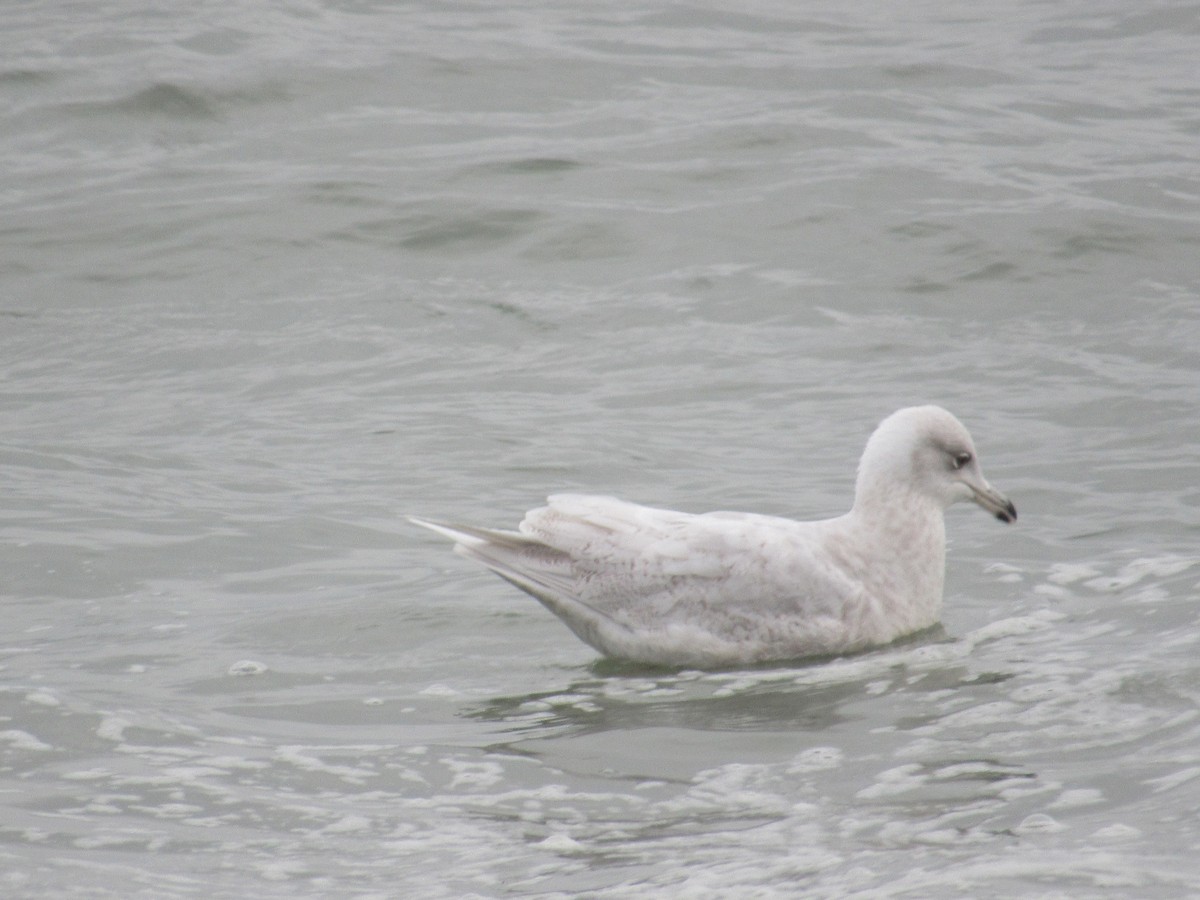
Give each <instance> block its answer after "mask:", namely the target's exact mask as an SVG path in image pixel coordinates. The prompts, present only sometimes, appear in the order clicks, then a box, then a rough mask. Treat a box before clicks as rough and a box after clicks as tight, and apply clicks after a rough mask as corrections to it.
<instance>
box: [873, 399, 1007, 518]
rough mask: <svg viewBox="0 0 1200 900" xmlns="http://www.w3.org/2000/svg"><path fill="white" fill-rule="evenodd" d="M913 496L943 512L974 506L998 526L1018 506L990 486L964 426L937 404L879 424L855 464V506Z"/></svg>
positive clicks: (902, 412) (909, 410) (896, 414)
mask: <svg viewBox="0 0 1200 900" xmlns="http://www.w3.org/2000/svg"><path fill="white" fill-rule="evenodd" d="M904 495H908V496H909V497H912V496H914V495H915V496H916V497H920V498H923V499H928V500H931V501H932V502H934V503H936V504H937V505H939V506H940V507H941V508H942V509H945V508H946V507H948V506H950V505H951V504H952V503H957V502H959V501H960V500H970V501H972V502H974V503H978V504H979V505H980V506H982V507H983V508H984V509H985V510H987V511H988V512H990V513H991V514H992V515H994V516H995V517H996V518H997V519H999V520H1000V521H1001V522H1014V521H1016V518H1017V508H1016V507H1015V506H1013V504H1012V501H1010V500H1009V499H1008V498H1007V497H1005V496H1004V495H1003V494H1002V493H1000V492H999V491H998V490H996V489H995V488H993V487H992V486H991V485H990V484H988V482H987V479H986V478H984V477H983V470H982V469H981V468H980V466H979V459H978V457H977V456H976V453H975V444H974V442H973V441H972V440H971V435H970V433H969V432H968V431H967V429H966V428H965V427H964V426H963V424H962V422H960V421H958V419H956V418H954V416H952V415H951V414H950V413H948V412H947V411H946V410H944V409H942V408H941V407H940V406H910V407H907V408H905V409H901V410H898V411H896V412H894V413H892V414H891V415H890V416H888V417H887V418H886V419H884V420H883V421H882V422H880V423H879V427H878V428H876V429H875V432H874V434H872V435H871V437H870V439H869V440H868V441H867V447H866V449H865V450H864V451H863V455H862V460H861V461H860V462H859V464H858V482H857V484H856V487H855V498H854V504H855V506H856V507H858V506H860V505H863V506H868V505H871V504H873V503H875V502H879V501H881V500H882V501H883V502H889V501H890V500H891V498H893V497H903V496H904Z"/></svg>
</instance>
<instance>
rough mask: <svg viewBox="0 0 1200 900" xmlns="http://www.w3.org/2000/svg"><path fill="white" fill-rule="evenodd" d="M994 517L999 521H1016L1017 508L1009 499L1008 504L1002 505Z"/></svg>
mask: <svg viewBox="0 0 1200 900" xmlns="http://www.w3.org/2000/svg"><path fill="white" fill-rule="evenodd" d="M996 518H997V519H999V520H1000V521H1001V522H1015V521H1017V508H1016V507H1015V506H1013V504H1012V501H1011V500H1009V501H1008V506H1006V507H1004V509H1002V510H1000V512H998V513H996Z"/></svg>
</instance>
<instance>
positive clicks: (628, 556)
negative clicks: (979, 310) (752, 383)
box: [411, 406, 1017, 668]
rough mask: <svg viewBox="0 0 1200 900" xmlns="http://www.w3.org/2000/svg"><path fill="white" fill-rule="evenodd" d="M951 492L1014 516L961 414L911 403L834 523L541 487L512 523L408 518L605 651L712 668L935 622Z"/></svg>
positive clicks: (854, 645)
mask: <svg viewBox="0 0 1200 900" xmlns="http://www.w3.org/2000/svg"><path fill="white" fill-rule="evenodd" d="M959 500H972V501H974V502H975V503H978V504H979V505H980V506H982V507H983V508H984V509H985V510H987V511H988V512H990V513H992V514H994V515H995V516H996V517H997V518H998V519H1000V520H1001V521H1002V522H1012V521H1014V520H1015V519H1016V518H1017V510H1016V508H1015V507H1014V506H1013V504H1012V503H1011V502H1010V501H1009V500H1008V498H1007V497H1005V496H1004V495H1003V494H1001V493H1000V492H999V491H997V490H995V489H994V488H993V487H992V486H991V485H990V484H988V482H987V480H986V479H985V478H984V477H983V472H982V470H981V469H980V467H979V461H978V459H977V458H976V455H975V446H974V444H973V443H972V441H971V435H970V434H968V433H967V429H966V428H964V427H963V425H962V423H961V422H959V421H958V419H956V418H955V417H954V416H952V415H951V414H950V413H948V412H947V411H946V410H944V409H941V408H940V407H937V406H915V407H909V408H907V409H901V410H899V411H898V412H895V413H893V414H892V415H890V416H888V417H887V418H886V419H884V420H883V422H882V423H880V425H879V427H878V428H876V429H875V432H874V434H872V435H871V437H870V439H869V440H868V441H867V446H866V449H865V450H864V451H863V455H862V459H861V460H860V461H859V464H858V480H857V483H856V485H855V491H854V506H853V508H852V509H851V510H850V512H848V513H846V514H845V515H842V516H838V517H836V518H833V519H823V520H820V521H812V522H797V521H793V520H791V519H784V518H779V517H776V516H764V515H757V514H754V513H739V512H710V513H704V514H701V515H693V514H689V513H682V512H673V511H671V510H665V509H654V508H651V507H648V506H639V505H637V504H635V503H627V502H625V501H623V500H618V499H616V498H614V497H603V496H593V495H584V494H555V495H553V496H551V497H550V498H549V499H548V501H547V504H546V506H543V507H539V508H538V509H534V510H531V511H530V512H528V513H526V515H525V518H524V520H523V521H522V522H521V524H520V526H519V527H518V528H519V530H517V531H497V530H492V529H487V528H474V527H471V526H465V525H446V524H442V523H439V522H430V521H426V520H423V519H416V518H414V519H411V521H412V522H414V523H415V524H417V525H422V526H424V527H426V528H430V529H432V530H434V531H436V532H438V533H439V534H442V535H444V536H446V537H448V538H450V539H451V540H453V541H454V542H455V549H456V550H457V551H458V552H459V553H461V554H463V555H464V556H467V557H469V558H470V559H473V560H475V561H476V562H479V563H482V564H483V565H485V566H487V567H488V568H489V569H491V570H492V571H493V572H495V573H496V574H497V575H499V576H500V577H501V578H504V579H506V580H507V581H509V582H511V583H512V584H514V585H516V586H517V587H519V588H520V589H521V590H523V591H525V592H527V593H529V594H531V595H533V596H534V597H536V598H537V599H538V600H540V601H541V602H542V603H543V604H544V605H545V606H546V608H547V609H549V610H550V611H551V612H552V613H554V614H555V615H556V616H558V617H559V618H560V619H562V620H563V621H564V622H565V623H566V624H567V626H568V627H569V628H570V629H571V630H572V631H573V632H575V634H576V635H578V636H579V637H580V638H581V639H583V640H584V641H586V642H587V643H588V644H590V645H591V646H593V647H595V648H596V649H597V650H599V651H600V652H601V653H603V654H605V655H607V656H612V657H616V658H620V659H627V660H635V661H639V662H644V663H653V664H659V665H671V666H696V667H702V668H716V667H723V666H735V665H744V664H747V663H759V662H767V661H771V660H787V659H798V658H801V657H806V656H825V655H832V654H840V653H848V652H852V651H856V650H862V649H864V648H867V647H872V646H876V645H880V644H886V643H889V642H891V641H894V640H896V639H897V638H899V637H902V636H904V635H906V634H911V633H913V632H915V631H920V630H922V629H924V628H928V627H930V626H932V625H934V624H936V623H937V621H938V618H939V615H940V612H941V605H942V587H943V582H944V579H945V560H946V530H945V522H944V517H943V513H944V511H945V509H946V507H948V506H950V505H951V504H952V503H956V502H958V501H959Z"/></svg>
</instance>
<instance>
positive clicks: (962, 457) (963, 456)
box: [952, 450, 971, 469]
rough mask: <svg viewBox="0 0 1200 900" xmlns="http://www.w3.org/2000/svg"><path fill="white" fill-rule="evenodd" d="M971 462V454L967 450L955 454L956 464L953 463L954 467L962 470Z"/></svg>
mask: <svg viewBox="0 0 1200 900" xmlns="http://www.w3.org/2000/svg"><path fill="white" fill-rule="evenodd" d="M970 461H971V454H970V453H968V452H967V451H966V450H962V451H960V452H958V453H955V454H954V462H953V463H952V465H953V466H954V468H956V469H961V468H962V467H963V466H965V465H967V464H968V463H969V462H970Z"/></svg>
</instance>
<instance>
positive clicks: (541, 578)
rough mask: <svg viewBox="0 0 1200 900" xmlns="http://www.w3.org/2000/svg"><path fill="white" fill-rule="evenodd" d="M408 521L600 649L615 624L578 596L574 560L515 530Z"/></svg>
mask: <svg viewBox="0 0 1200 900" xmlns="http://www.w3.org/2000/svg"><path fill="white" fill-rule="evenodd" d="M408 521H410V522H412V523H413V524H414V525H420V526H421V527H422V528H428V529H429V530H430V531H433V532H436V533H437V534H440V535H441V536H442V537H446V538H449V539H450V540H452V541H454V550H455V552H456V553H458V554H460V555H462V556H465V557H467V558H468V559H472V560H474V561H475V562H477V563H479V564H481V565H483V566H486V567H487V568H488V569H490V570H491V571H493V572H495V573H496V574H497V575H499V576H500V577H501V578H503V579H504V580H505V581H507V582H509V583H510V584H512V585H513V586H514V587H518V588H520V589H521V590H522V591H524V592H525V593H527V594H529V595H530V596H532V597H534V598H536V599H537V600H538V601H539V602H541V604H542V605H543V606H545V607H546V608H547V609H548V610H550V612H552V613H554V614H555V615H556V616H558V617H559V618H560V619H562V620H563V622H565V623H566V624H567V626H568V627H569V628H570V629H571V630H572V631H574V632H575V634H577V635H578V636H579V637H580V638H581V639H582V640H583V641H585V642H587V643H588V644H591V645H592V646H593V647H596V648H597V649H600V643H599V641H600V637H599V632H600V631H601V630H602V629H603V630H605V631H607V630H609V629H612V628H618V629H622V630H623V629H625V626H624V625H619V624H618V623H617V622H615V621H614V620H613V619H612V618H611V617H610V616H609V615H608V614H606V613H604V612H602V611H601V610H598V609H596V608H595V607H594V606H591V605H589V604H588V603H586V602H584V601H583V599H582V598H581V597H580V596H579V583H578V581H577V579H576V573H575V563H574V561H573V560H572V559H571V557H570V555H569V554H567V553H564V552H563V551H561V550H556V549H554V548H553V547H551V546H548V545H547V544H544V543H543V542H542V541H540V540H538V539H537V538H534V537H530V536H528V535H524V534H521V533H520V532H517V531H502V530H499V529H492V528H476V527H474V526H471V525H448V524H446V523H444V522H432V521H430V520H428V519H419V518H416V517H415V516H409V517H408Z"/></svg>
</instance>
